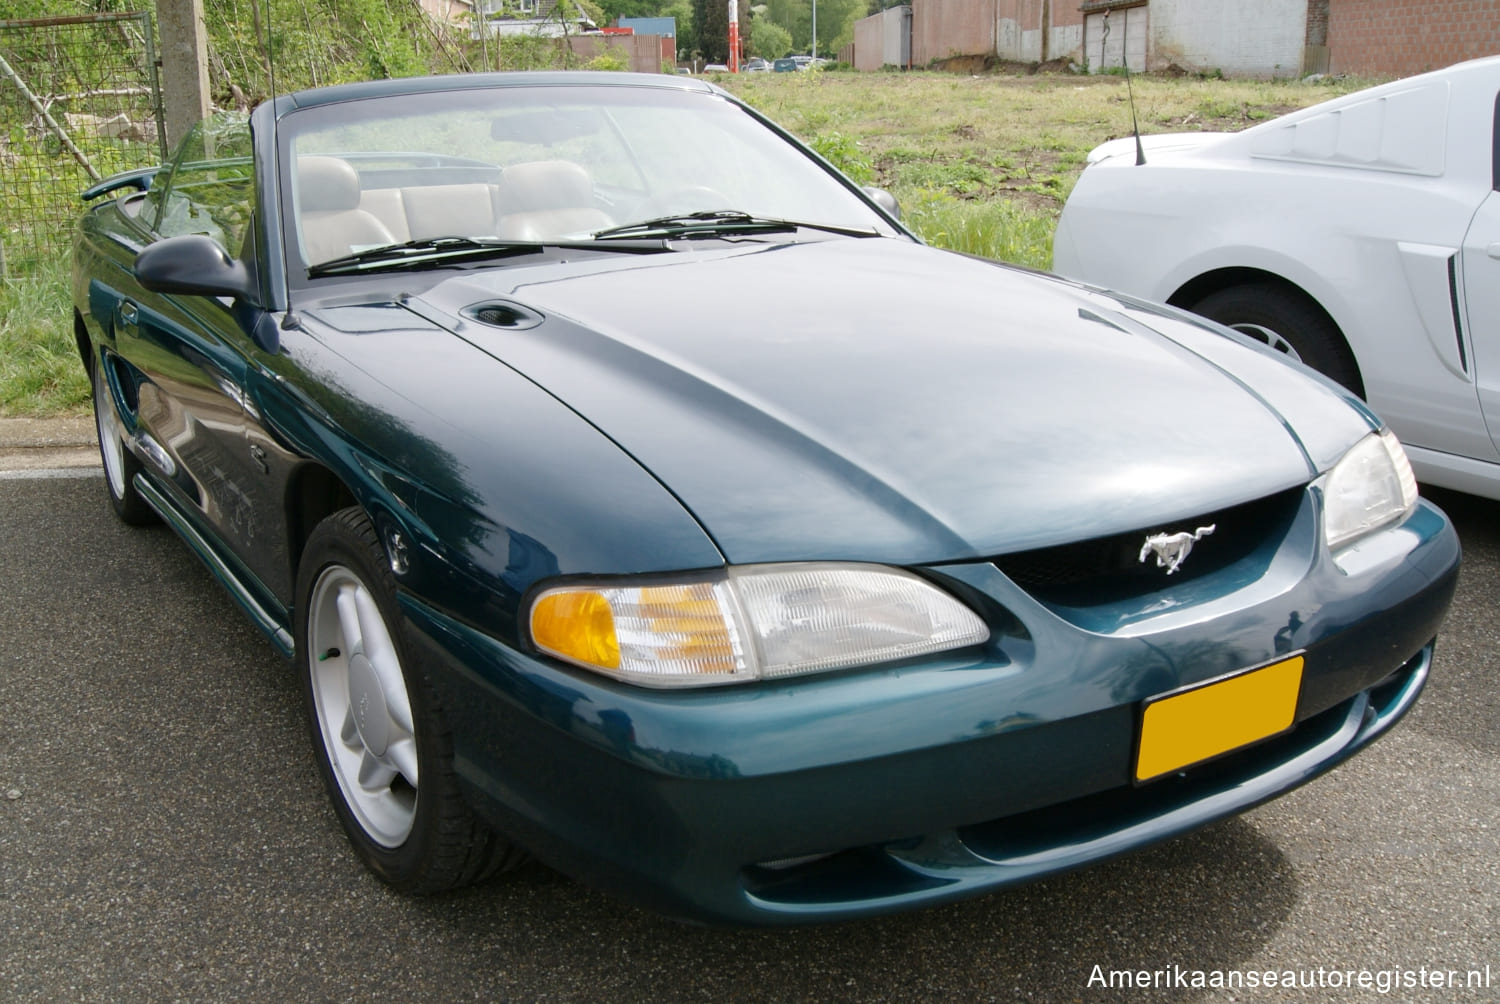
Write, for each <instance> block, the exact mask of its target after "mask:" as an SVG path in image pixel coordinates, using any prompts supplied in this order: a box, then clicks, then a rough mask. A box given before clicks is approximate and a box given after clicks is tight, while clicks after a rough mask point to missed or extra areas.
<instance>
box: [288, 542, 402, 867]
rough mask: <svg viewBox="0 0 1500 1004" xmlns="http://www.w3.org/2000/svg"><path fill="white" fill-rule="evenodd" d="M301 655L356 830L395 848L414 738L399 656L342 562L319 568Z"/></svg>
mask: <svg viewBox="0 0 1500 1004" xmlns="http://www.w3.org/2000/svg"><path fill="white" fill-rule="evenodd" d="M307 617H308V622H307V640H308V644H309V645H310V646H311V648H310V651H309V652H308V653H307V654H306V655H305V656H304V658H307V659H308V660H310V661H309V673H310V680H311V684H312V695H313V701H314V704H315V711H316V716H317V721H318V725H319V726H320V728H321V732H322V741H323V747H324V750H325V752H326V755H327V758H328V765H329V767H330V768H331V770H332V773H333V776H334V778H335V779H336V780H337V781H338V785H339V789H340V790H341V791H342V792H343V795H344V800H345V802H346V803H347V804H348V806H349V809H350V811H351V812H352V813H353V815H354V817H355V820H356V821H357V822H358V824H359V826H360V828H361V829H363V830H364V831H365V833H366V834H367V835H368V836H369V838H370V840H372V841H373V842H374V843H376V844H379V845H380V846H382V847H388V848H394V847H399V846H401V844H403V843H404V842H405V841H406V838H407V837H408V836H409V835H410V834H411V831H412V825H413V822H414V820H415V819H416V812H417V783H418V771H417V741H416V733H415V729H414V727H413V721H412V710H411V701H410V698H409V697H408V695H407V690H406V678H405V676H404V675H403V673H402V669H401V659H400V656H399V655H398V653H397V651H396V646H395V644H394V643H393V642H392V640H391V633H390V630H389V629H388V628H387V627H386V623H385V618H384V617H382V616H381V613H380V607H379V605H378V604H377V603H376V601H375V597H374V595H373V594H372V593H371V592H370V590H369V588H368V587H367V586H366V585H365V583H364V582H362V581H361V580H360V578H359V576H357V575H356V574H355V573H354V572H353V571H351V570H350V569H348V568H346V567H344V566H343V565H329V566H327V567H326V568H324V569H323V571H322V573H321V574H320V575H319V576H318V579H317V582H316V584H315V585H314V587H313V590H312V596H311V599H310V602H309V606H308V611H307Z"/></svg>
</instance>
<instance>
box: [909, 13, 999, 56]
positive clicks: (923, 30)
mask: <svg viewBox="0 0 1500 1004" xmlns="http://www.w3.org/2000/svg"><path fill="white" fill-rule="evenodd" d="M996 4H997V0H913V3H912V8H911V47H912V62H913V63H914V64H915V65H917V66H927V65H929V64H931V63H935V62H937V61H939V60H943V59H950V58H952V57H954V56H988V55H990V54H992V53H993V52H994V51H995V17H996V13H997V11H996Z"/></svg>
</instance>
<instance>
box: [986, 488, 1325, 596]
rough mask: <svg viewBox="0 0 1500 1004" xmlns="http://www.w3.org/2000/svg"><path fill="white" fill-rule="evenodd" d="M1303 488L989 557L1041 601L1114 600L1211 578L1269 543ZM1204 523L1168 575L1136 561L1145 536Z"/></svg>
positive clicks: (1149, 560) (1281, 531)
mask: <svg viewBox="0 0 1500 1004" xmlns="http://www.w3.org/2000/svg"><path fill="white" fill-rule="evenodd" d="M1303 491H1304V489H1303V488H1301V487H1300V486H1299V487H1297V488H1292V489H1288V490H1287V491H1284V492H1278V493H1277V494H1275V495H1268V496H1266V497H1265V498H1260V499H1256V500H1255V501H1253V502H1245V503H1241V504H1240V505H1236V506H1230V507H1229V508H1227V509H1220V510H1219V511H1217V512H1211V513H1204V514H1203V515H1201V516H1187V517H1184V518H1182V519H1178V520H1173V521H1171V522H1170V523H1163V524H1159V525H1157V526H1149V527H1141V528H1140V529H1138V530H1131V531H1128V532H1126V533H1119V534H1114V535H1113V536H1109V537H1096V538H1094V539H1092V540H1083V541H1078V542H1076V543H1072V544H1061V545H1058V546H1056V547H1044V548H1038V549H1037V550H1034V551H1018V552H1017V553H1015V554H1006V555H1001V556H1000V557H998V558H995V559H994V561H995V565H996V566H997V567H998V568H999V569H1000V570H1001V571H1002V572H1004V573H1005V574H1006V576H1007V577H1009V578H1010V580H1011V581H1012V582H1014V583H1015V584H1016V585H1018V586H1020V587H1021V588H1022V589H1024V590H1026V591H1027V592H1028V593H1030V594H1031V595H1032V596H1034V597H1036V598H1037V599H1039V600H1041V601H1042V602H1044V603H1051V604H1055V605H1058V606H1069V607H1078V606H1091V605H1095V604H1100V603H1114V602H1118V601H1120V600H1125V599H1130V598H1132V597H1136V596H1144V595H1146V594H1148V593H1153V592H1157V591H1159V590H1161V589H1164V588H1166V587H1168V586H1175V585H1179V584H1181V583H1183V582H1188V581H1191V580H1193V579H1197V578H1201V577H1203V576H1205V575H1211V574H1213V573H1214V572H1217V571H1221V570H1222V569H1224V568H1227V567H1228V566H1230V565H1232V564H1234V563H1235V562H1238V561H1241V560H1243V559H1245V558H1247V557H1249V556H1250V555H1252V554H1254V553H1255V552H1256V551H1257V550H1259V549H1260V548H1262V547H1263V546H1267V545H1269V546H1271V547H1274V546H1275V545H1276V544H1278V543H1279V542H1280V540H1281V538H1282V537H1283V536H1284V535H1285V534H1286V531H1287V528H1288V527H1289V526H1290V525H1291V522H1292V519H1293V518H1294V517H1295V516H1296V513H1297V507H1298V506H1299V505H1300V504H1301V501H1302V495H1303ZM1206 526H1213V527H1214V532H1213V533H1211V534H1208V535H1206V536H1204V537H1202V538H1200V539H1199V540H1197V541H1195V542H1194V544H1193V547H1192V552H1191V553H1190V554H1189V556H1188V557H1187V559H1186V560H1185V561H1184V562H1183V563H1182V565H1181V566H1180V567H1179V568H1178V569H1177V571H1176V572H1174V573H1173V574H1171V575H1168V574H1167V570H1166V569H1165V568H1159V567H1157V564H1156V558H1155V556H1154V555H1148V556H1147V557H1146V560H1145V561H1142V560H1140V557H1141V547H1142V545H1143V544H1144V543H1145V540H1146V538H1147V537H1149V536H1151V535H1153V534H1158V533H1169V534H1170V533H1180V532H1187V533H1192V532H1194V531H1196V530H1198V529H1199V528H1200V527H1206Z"/></svg>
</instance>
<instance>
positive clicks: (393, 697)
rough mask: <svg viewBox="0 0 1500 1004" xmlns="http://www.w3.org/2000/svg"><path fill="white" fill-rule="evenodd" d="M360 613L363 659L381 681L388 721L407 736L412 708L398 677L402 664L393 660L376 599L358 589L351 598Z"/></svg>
mask: <svg viewBox="0 0 1500 1004" xmlns="http://www.w3.org/2000/svg"><path fill="white" fill-rule="evenodd" d="M354 600H355V606H356V607H357V608H358V609H359V614H360V628H361V631H360V633H361V635H362V636H363V638H364V654H365V658H366V659H369V660H370V665H372V666H374V667H375V675H376V676H378V677H379V678H380V690H381V692H382V693H383V694H384V695H385V705H386V709H387V711H389V713H390V717H391V721H392V722H394V723H395V724H396V725H398V726H400V728H401V731H403V732H405V733H407V734H408V735H409V734H411V732H412V721H411V704H410V702H409V701H408V700H407V697H406V681H405V680H404V679H402V676H401V661H400V660H399V659H398V658H397V657H396V646H395V645H394V644H393V643H392V642H391V636H390V633H389V632H388V631H387V630H386V627H385V620H384V619H383V618H382V617H381V616H380V608H379V607H377V606H376V605H375V597H373V596H371V595H370V594H369V593H368V592H366V591H365V590H363V589H361V590H360V591H359V592H358V593H356V594H355V597H354Z"/></svg>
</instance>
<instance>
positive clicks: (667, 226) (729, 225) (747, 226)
mask: <svg viewBox="0 0 1500 1004" xmlns="http://www.w3.org/2000/svg"><path fill="white" fill-rule="evenodd" d="M798 230H821V231H822V232H824V233H829V234H842V235H844V236H846V237H879V236H880V232H879V231H878V230H876V229H874V228H873V227H849V226H844V225H842V224H838V223H810V222H807V221H804V220H784V219H780V218H778V217H775V216H754V215H752V214H750V213H746V212H742V211H740V210H737V209H705V210H701V211H699V212H696V213H676V214H673V215H671V216H657V217H655V218H653V219H649V220H640V221H639V222H636V223H625V224H622V225H621V226H618V227H606V228H605V229H603V230H595V231H594V236H595V237H597V238H603V237H625V236H640V237H647V236H649V237H698V236H703V237H718V236H722V235H724V234H770V233H795V232H796V231H798Z"/></svg>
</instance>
